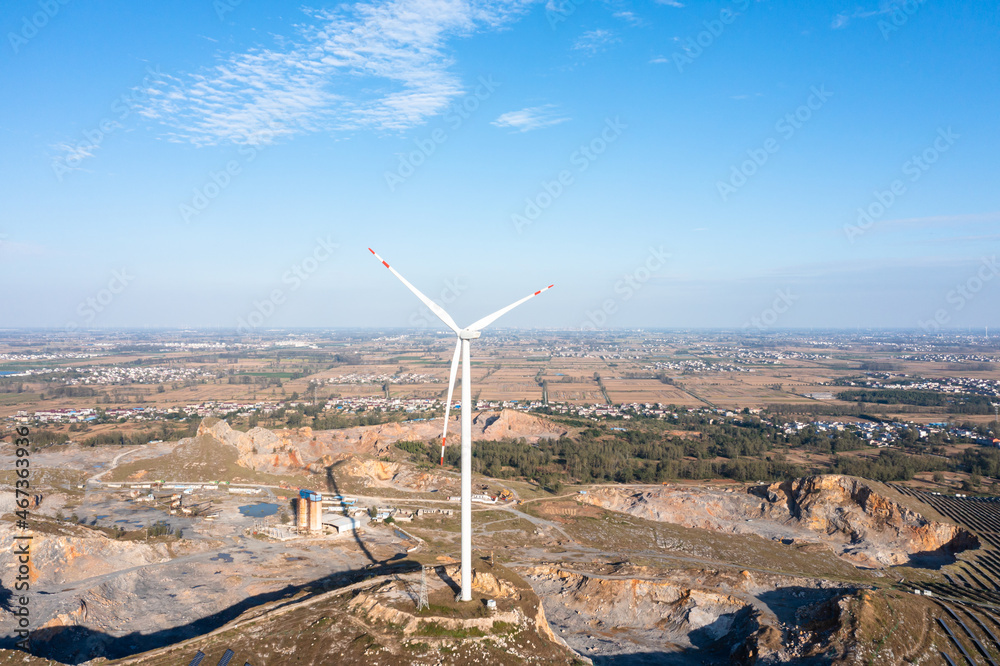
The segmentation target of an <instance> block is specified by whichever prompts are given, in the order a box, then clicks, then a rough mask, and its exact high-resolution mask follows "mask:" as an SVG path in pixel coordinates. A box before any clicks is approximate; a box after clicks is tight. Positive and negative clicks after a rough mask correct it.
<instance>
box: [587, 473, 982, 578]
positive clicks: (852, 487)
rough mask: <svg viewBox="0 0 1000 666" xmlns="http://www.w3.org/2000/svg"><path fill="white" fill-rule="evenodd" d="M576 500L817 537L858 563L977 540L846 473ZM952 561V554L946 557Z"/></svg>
mask: <svg viewBox="0 0 1000 666" xmlns="http://www.w3.org/2000/svg"><path fill="white" fill-rule="evenodd" d="M580 501H581V502H583V503H586V504H593V505H595V506H600V507H603V508H605V509H610V510H612V511H619V512H622V513H628V514H630V515H634V516H639V517H641V518H645V519H647V520H653V521H658V522H667V523H673V524H677V525H683V526H685V527H697V528H701V529H707V530H712V531H718V532H727V533H732V534H755V535H758V536H761V537H764V538H766V539H774V540H781V541H785V542H787V543H789V544H792V543H795V542H796V541H799V542H801V541H805V542H814V543H821V544H825V545H828V546H830V547H831V548H832V549H833V550H834V552H836V553H838V554H839V555H840V556H841V557H843V558H845V559H847V560H849V561H850V562H851V563H853V564H856V565H859V566H866V567H884V566H893V565H899V564H907V563H910V562H911V561H913V560H920V559H923V560H926V561H930V560H933V559H935V558H937V559H943V560H947V559H948V558H949V556H951V555H953V554H954V553H957V552H961V551H963V550H966V549H968V548H973V547H976V546H977V545H978V542H977V541H976V538H975V537H974V536H973V535H972V534H971V533H969V532H968V531H967V530H963V529H962V528H960V527H957V526H955V525H953V524H950V523H941V522H934V521H930V520H927V519H925V518H924V517H923V516H921V515H920V514H918V513H916V512H914V511H911V510H909V509H907V508H905V507H903V506H900V505H899V504H897V503H896V502H894V501H892V500H890V499H887V498H885V497H882V496H881V495H879V494H878V493H876V492H875V491H874V490H872V489H871V488H870V487H869V486H867V485H866V484H865V483H864V482H862V481H859V480H858V479H854V478H851V477H846V476H837V475H824V476H813V477H808V478H803V479H796V480H794V481H785V482H783V483H775V484H771V485H769V486H749V487H736V488H725V489H721V488H720V489H715V488H699V487H691V486H687V485H665V486H663V487H661V488H656V489H651V490H641V491H638V492H637V491H635V490H633V489H630V488H626V487H614V488H600V489H598V490H595V491H594V492H592V493H589V494H587V495H584V496H581V497H580ZM951 559H952V561H953V558H951Z"/></svg>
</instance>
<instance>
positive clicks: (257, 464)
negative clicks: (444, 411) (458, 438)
mask: <svg viewBox="0 0 1000 666" xmlns="http://www.w3.org/2000/svg"><path fill="white" fill-rule="evenodd" d="M442 426H443V422H442V421H440V420H438V419H435V420H433V421H414V422H407V423H383V424H381V425H374V426H359V427H356V428H344V429H342V430H320V431H315V432H314V431H313V429H312V428H309V427H304V428H293V429H290V430H289V429H285V430H268V429H266V428H260V427H257V428H251V429H250V430H249V431H247V432H240V431H238V430H233V429H232V428H230V427H229V424H228V423H226V422H225V421H214V420H211V419H206V420H204V421H202V424H201V425H200V426H199V428H198V434H199V435H210V436H212V437H214V438H215V439H217V440H218V441H220V442H223V443H225V444H229V445H231V446H234V447H236V449H237V450H238V451H239V464H240V465H243V466H244V467H248V468H250V469H253V470H257V471H262V472H273V473H288V472H294V471H297V470H304V469H307V468H310V466H313V467H315V466H316V463H317V461H320V460H328V461H329V462H327V463H326V464H327V465H328V464H330V463H331V462H333V461H334V460H336V459H341V458H343V457H345V456H348V455H351V454H368V455H381V454H384V453H385V452H387V451H388V450H389V448H390V447H391V446H392V445H393V444H395V443H396V442H398V441H401V440H414V441H439V439H440V437H441V428H442ZM459 427H460V422H459V418H458V417H457V416H456V417H455V418H454V419H453V420H452V422H451V423H450V424H449V430H450V431H451V432H453V433H457V432H458V431H459ZM567 432H568V431H567V430H566V429H565V428H562V427H560V426H558V425H556V424H554V423H552V422H551V421H548V420H547V419H543V418H539V417H537V416H532V415H530V414H523V413H521V412H518V411H515V410H510V409H505V410H501V411H499V412H479V413H478V414H474V416H473V423H472V437H473V439H486V440H499V439H505V438H520V437H523V438H525V439H526V440H527V441H528V442H529V443H533V442H537V441H538V440H539V439H543V438H557V437H560V436H561V435H564V434H566V433H567ZM313 471H317V470H315V469H313Z"/></svg>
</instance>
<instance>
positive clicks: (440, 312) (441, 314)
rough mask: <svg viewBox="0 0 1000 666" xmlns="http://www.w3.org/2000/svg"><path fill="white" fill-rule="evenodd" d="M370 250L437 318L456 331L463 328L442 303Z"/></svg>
mask: <svg viewBox="0 0 1000 666" xmlns="http://www.w3.org/2000/svg"><path fill="white" fill-rule="evenodd" d="M368 251H369V252H371V253H372V254H374V255H375V258H376V259H378V260H379V261H381V262H382V265H383V266H385V267H386V268H388V269H389V271H390V272H391V273H392V274H393V275H395V276H396V277H397V278H399V281H400V282H402V283H403V284H404V285H406V288H407V289H409V290H410V291H412V292H413V293H414V295H415V296H416V297H417V298H419V299H420V300H421V301H423V304H424V305H426V306H427V307H428V308H430V311H431V312H433V313H434V314H436V315H437V318H438V319H440V320H441V321H443V322H444V324H445V326H447V327H448V328H450V329H451V330H453V331H454V332H456V333H458V332H459V330H461V329H459V327H458V324H456V323H455V320H454V319H452V318H451V315H449V314H448V313H447V312H445V311H444V308H442V307H441V306H440V305H438V304H437V303H435V302H434V301H432V300H431V299H429V298H427V297H426V296H424V295H423V294H422V293H421V292H420V290H419V289H417V288H416V287H414V286H413V285H412V284H410V283H409V282H407V281H406V278H404V277H403V276H402V275H400V274H399V272H398V271H396V269H395V268H393V267H392V266H390V265H389V263H388V262H387V261H386V260H385V259H383V258H382V257H380V256H378V254H377V253H376V252H375V250H373V249H371V248H368Z"/></svg>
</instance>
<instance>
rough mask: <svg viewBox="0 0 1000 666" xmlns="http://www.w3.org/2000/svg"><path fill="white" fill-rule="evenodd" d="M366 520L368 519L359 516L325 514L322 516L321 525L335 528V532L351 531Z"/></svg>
mask: <svg viewBox="0 0 1000 666" xmlns="http://www.w3.org/2000/svg"><path fill="white" fill-rule="evenodd" d="M366 522H368V521H367V520H365V519H363V518H361V517H355V516H344V515H342V514H326V515H324V516H323V525H324V526H326V527H329V528H331V529H333V530H336V532H337V534H343V533H344V532H353V531H354V530H356V529H358V528H359V527H361V526H362V525H364V524H365V523H366Z"/></svg>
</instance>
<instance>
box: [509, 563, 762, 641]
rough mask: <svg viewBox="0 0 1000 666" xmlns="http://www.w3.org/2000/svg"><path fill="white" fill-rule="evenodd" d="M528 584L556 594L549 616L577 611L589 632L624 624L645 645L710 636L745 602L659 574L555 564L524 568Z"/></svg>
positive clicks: (724, 630) (740, 612) (722, 632)
mask: <svg viewBox="0 0 1000 666" xmlns="http://www.w3.org/2000/svg"><path fill="white" fill-rule="evenodd" d="M526 574H527V578H528V579H530V580H531V581H532V587H533V588H534V589H535V590H536V591H538V592H539V594H540V595H543V596H545V597H558V598H559V600H560V602H561V603H560V604H559V606H558V608H556V607H550V609H549V613H548V614H549V615H550V616H551V617H550V622H555V623H561V621H563V620H564V619H565V617H570V616H580V618H582V619H577V620H574V622H581V621H582V622H583V623H586V624H589V625H590V626H593V627H594V630H595V631H594V633H595V634H598V635H600V634H602V633H604V632H610V633H611V634H612V635H615V636H617V632H619V631H625V629H624V628H625V627H627V628H628V629H629V632H630V633H629V634H628V637H629V640H631V641H633V642H638V643H640V644H644V643H647V642H648V643H649V646H650V647H659V648H662V647H663V646H664V645H671V644H672V645H679V646H684V647H691V645H692V643H691V637H692V634H693V635H694V637H695V639H696V640H702V641H708V642H712V641H716V640H718V639H720V638H722V637H724V636H726V635H727V634H728V633H729V632H730V631H731V630H733V629H734V627H735V626H736V625H737V624H741V623H742V622H743V621H745V619H746V618H745V617H744V616H748V615H750V614H751V613H752V608H751V607H750V605H749V604H748V603H747V602H746V601H743V600H742V599H739V598H737V597H734V596H731V595H728V594H721V593H718V592H713V591H711V590H702V589H697V588H691V587H689V586H683V585H679V584H677V583H674V582H671V581H665V580H642V579H636V578H624V577H623V578H611V577H601V576H595V575H586V574H582V573H577V572H573V571H567V570H565V569H561V568H559V567H556V566H540V567H534V568H532V569H529V570H527V571H526Z"/></svg>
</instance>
